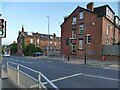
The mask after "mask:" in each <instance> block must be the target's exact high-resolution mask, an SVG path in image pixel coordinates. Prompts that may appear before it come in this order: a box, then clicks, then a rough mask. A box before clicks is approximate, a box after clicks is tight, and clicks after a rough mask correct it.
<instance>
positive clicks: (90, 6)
mask: <svg viewBox="0 0 120 90" xmlns="http://www.w3.org/2000/svg"><path fill="white" fill-rule="evenodd" d="M87 9H88V10H91V11H92V12H94V2H90V3H88V4H87Z"/></svg>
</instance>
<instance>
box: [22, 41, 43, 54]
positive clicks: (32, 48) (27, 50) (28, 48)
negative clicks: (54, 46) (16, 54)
mask: <svg viewBox="0 0 120 90" xmlns="http://www.w3.org/2000/svg"><path fill="white" fill-rule="evenodd" d="M34 52H42V50H41V49H40V48H39V47H35V45H34V44H31V43H30V44H28V45H27V46H26V48H24V49H23V53H24V55H25V56H31V55H32V54H33V53H34Z"/></svg>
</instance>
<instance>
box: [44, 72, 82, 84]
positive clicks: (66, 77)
mask: <svg viewBox="0 0 120 90" xmlns="http://www.w3.org/2000/svg"><path fill="white" fill-rule="evenodd" d="M79 75H82V73H77V74H73V75H69V76H65V77H62V78H58V79H54V80H51V82H57V81H60V80H64V79H68V78H72V77H75V76H79ZM43 84H47V82H45V83H43Z"/></svg>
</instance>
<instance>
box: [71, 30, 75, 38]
mask: <svg viewBox="0 0 120 90" xmlns="http://www.w3.org/2000/svg"><path fill="white" fill-rule="evenodd" d="M72 38H73V39H76V30H72Z"/></svg>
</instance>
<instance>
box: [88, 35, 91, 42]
mask: <svg viewBox="0 0 120 90" xmlns="http://www.w3.org/2000/svg"><path fill="white" fill-rule="evenodd" d="M90 43H91V35H90V34H88V35H87V44H90Z"/></svg>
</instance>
